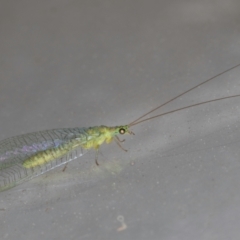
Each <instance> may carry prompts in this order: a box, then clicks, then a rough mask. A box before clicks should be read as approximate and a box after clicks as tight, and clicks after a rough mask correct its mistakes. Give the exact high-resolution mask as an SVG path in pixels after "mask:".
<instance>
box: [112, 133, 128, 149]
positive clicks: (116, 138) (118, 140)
mask: <svg viewBox="0 0 240 240" xmlns="http://www.w3.org/2000/svg"><path fill="white" fill-rule="evenodd" d="M114 141H115V142H116V143H117V145H118V146H119V147H120V148H121V149H122V150H123V151H125V152H127V149H124V148H123V146H122V145H121V144H120V142H124V140H123V141H121V140H120V139H119V138H118V137H117V136H115V137H114Z"/></svg>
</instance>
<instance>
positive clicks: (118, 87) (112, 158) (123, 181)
mask: <svg viewBox="0 0 240 240" xmlns="http://www.w3.org/2000/svg"><path fill="white" fill-rule="evenodd" d="M239 26H240V2H239V0H229V1H223V0H219V1H211V0H210V1H209V0H205V1H202V0H198V1H187V0H175V1H173V0H170V1H169V0H165V1H163V0H162V1H152V0H150V1H108V0H103V1H91V0H86V1H66V0H61V1H56V0H50V1H29V0H28V1H27V0H23V1H9V0H3V1H1V7H0V39H1V40H0V104H1V108H0V121H1V131H0V139H4V138H6V137H9V136H13V135H18V134H21V133H27V132H32V131H38V130H43V129H51V128H58V127H75V126H79V127H87V126H95V125H101V124H104V125H110V126H111V125H119V124H126V123H129V122H131V121H133V120H134V119H136V118H137V117H139V116H140V115H141V114H143V113H145V112H146V111H148V110H150V109H151V108H153V107H156V106H158V105H160V104H162V103H163V102H165V101H167V100H169V99H170V98H172V97H174V96H176V95H177V94H180V93H182V92H183V91H185V90H187V89H189V88H191V87H193V86H194V85H196V84H198V83H200V82H202V81H204V80H206V79H207V78H210V77H212V76H214V75H215V74H218V73H219V72H221V71H224V70H226V69H228V68H230V67H232V66H234V65H236V64H238V63H240V47H239V44H240V27H239ZM239 75H240V68H238V69H235V70H233V71H231V72H229V73H227V74H224V75H222V76H221V77H218V78H216V79H215V80H213V81H212V82H210V83H208V84H206V85H203V86H201V87H200V88H198V89H195V90H194V91H193V92H191V93H188V94H187V95H185V96H184V97H182V98H181V99H178V100H177V101H174V102H173V103H171V104H169V105H167V106H165V107H164V108H163V109H162V110H161V112H164V111H168V110H171V109H175V108H178V107H182V106H186V105H189V104H193V103H197V102H200V101H205V100H208V99H212V98H217V97H222V96H228V95H232V94H239V93H240V81H239ZM239 104H240V98H238V99H231V100H224V101H221V102H217V103H212V104H207V105H204V106H199V107H196V108H192V109H189V110H186V111H181V112H177V113H174V114H172V115H168V116H165V117H162V118H159V119H156V120H153V121H151V122H147V123H143V124H141V125H139V126H136V127H134V128H133V129H132V130H133V131H134V132H135V133H136V135H135V136H130V137H129V136H126V142H125V143H124V147H125V148H127V149H129V151H128V152H127V153H125V152H123V151H122V150H121V149H119V148H118V147H117V146H116V144H114V143H113V144H111V145H105V146H103V147H102V149H101V152H102V155H101V156H100V158H99V162H100V166H99V167H97V166H96V165H95V163H94V153H92V154H91V153H90V154H88V155H86V156H84V157H82V158H80V159H78V160H77V161H75V162H72V163H70V164H69V165H68V168H67V170H66V171H65V172H62V171H61V170H62V169H56V171H52V172H49V173H48V174H46V175H44V176H41V177H39V178H36V179H34V180H32V181H30V182H27V183H25V184H22V185H19V186H18V187H16V188H13V189H11V190H9V191H5V192H1V193H0V222H1V224H0V239H18V240H21V239H24V240H28V239H31V240H32V239H58V240H62V239H64V240H65V239H68V240H71V239H89V240H92V239H95V240H98V239H104V240H106V239H124V240H128V239H138V240H145V239H163V240H165V239H167V240H175V239H186V240H188V239H189V240H192V239H195V240H196V239H201V240H213V239H218V240H221V239H223V240H226V239H238V238H239V235H240V228H239V224H240V187H239V186H240V174H239V173H240V125H239V117H240V109H239ZM159 112H160V111H159ZM119 216H123V217H124V222H125V224H126V229H124V230H122V231H118V230H121V229H119V228H120V227H121V225H122V223H121V222H120V221H119V218H118V217H119Z"/></svg>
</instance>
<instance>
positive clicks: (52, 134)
mask: <svg viewBox="0 0 240 240" xmlns="http://www.w3.org/2000/svg"><path fill="white" fill-rule="evenodd" d="M83 132H84V129H81V128H79V129H77V128H75V129H53V130H47V131H41V132H36V133H29V134H24V135H20V136H15V137H11V138H8V139H5V140H2V141H0V191H3V190H6V189H9V188H11V187H14V186H16V185H18V184H20V183H22V182H24V181H27V180H30V179H32V178H33V177H36V176H39V175H41V174H43V173H45V172H47V171H50V170H52V169H54V168H56V167H58V166H61V165H63V164H65V163H67V162H70V161H72V160H74V159H76V158H78V157H81V156H83V155H84V154H85V153H86V152H87V151H86V150H83V149H82V148H81V147H80V146H79V147H77V148H76V147H75V148H73V149H72V148H69V151H67V153H66V154H63V155H62V156H61V157H59V158H57V159H52V160H51V161H50V162H48V163H46V164H42V165H40V166H36V167H31V168H25V167H24V166H23V163H24V161H25V160H27V159H29V158H30V157H31V156H33V155H35V154H37V153H39V152H43V151H46V150H48V149H53V150H54V149H57V148H59V147H61V146H62V145H64V144H66V143H69V142H70V141H71V140H72V139H75V138H77V137H78V138H79V137H80V138H82V139H83V141H84V139H85V138H86V137H85V136H84V135H83ZM68 145H69V144H68Z"/></svg>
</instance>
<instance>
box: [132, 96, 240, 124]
mask: <svg viewBox="0 0 240 240" xmlns="http://www.w3.org/2000/svg"><path fill="white" fill-rule="evenodd" d="M235 97H240V94H238V95H232V96H228V97H222V98H216V99H213V100H208V101H206V102H201V103H196V104H192V105H189V106H186V107H182V108H178V109H175V110H172V111H169V112H165V113H161V114H158V115H156V116H153V117H149V118H145V119H143V120H140V121H137V122H136V121H134V122H133V123H130V124H128V126H129V127H131V126H134V125H137V124H139V123H142V122H145V121H148V120H150V119H153V118H157V117H160V116H163V115H167V114H170V113H173V112H177V111H181V110H183V109H186V108H191V107H195V106H199V105H202V104H206V103H210V102H216V101H219V100H223V99H228V98H235Z"/></svg>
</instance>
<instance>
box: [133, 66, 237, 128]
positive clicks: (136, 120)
mask: <svg viewBox="0 0 240 240" xmlns="http://www.w3.org/2000/svg"><path fill="white" fill-rule="evenodd" d="M239 66H240V64H238V65H236V66H234V67H231V68H229V69H228V70H225V71H223V72H221V73H219V74H217V75H215V76H214V77H211V78H209V79H207V80H206V81H204V82H202V83H200V84H198V85H197V86H195V87H192V88H190V89H189V90H187V91H185V92H183V93H181V94H180V95H178V96H176V97H174V98H172V99H170V100H169V101H167V102H165V103H163V104H162V105H160V106H158V107H156V108H154V109H152V110H151V111H149V112H147V113H145V114H144V115H142V116H141V117H139V118H137V119H135V120H134V121H133V122H131V123H130V124H129V126H133V125H135V124H134V123H135V122H138V120H140V119H142V118H144V117H145V116H147V115H148V114H150V113H152V112H154V111H156V110H157V109H159V108H161V107H163V106H164V105H166V104H168V103H170V102H172V101H173V100H175V99H177V98H179V97H181V96H182V95H184V94H186V93H188V92H190V91H192V90H193V89H195V88H197V87H199V86H201V85H203V84H204V83H206V82H209V81H211V80H213V79H214V78H216V77H219V76H221V75H222V74H224V73H226V72H229V71H231V70H233V69H234V68H237V67H239ZM219 100H221V99H219ZM160 116H161V115H160Z"/></svg>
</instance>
